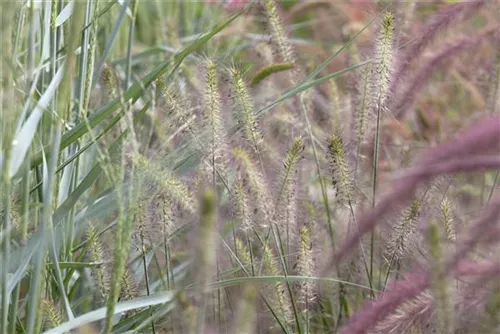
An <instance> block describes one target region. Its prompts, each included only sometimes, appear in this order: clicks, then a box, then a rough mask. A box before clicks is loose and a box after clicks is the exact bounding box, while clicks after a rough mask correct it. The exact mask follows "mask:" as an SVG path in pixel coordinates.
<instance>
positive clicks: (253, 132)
mask: <svg viewBox="0 0 500 334" xmlns="http://www.w3.org/2000/svg"><path fill="white" fill-rule="evenodd" d="M230 73H231V78H232V87H233V90H234V92H235V95H236V102H237V106H238V112H239V113H238V114H239V118H240V119H241V123H242V124H243V128H244V133H245V136H246V139H247V140H248V141H249V142H250V144H251V146H252V148H253V149H254V150H255V152H256V153H259V152H260V151H261V150H262V149H263V148H264V147H263V145H262V143H263V140H262V138H263V137H262V133H261V132H260V130H259V124H258V122H257V117H256V115H255V108H254V105H253V102H252V99H251V98H250V94H249V92H248V88H247V86H246V84H245V81H244V80H243V77H242V76H241V73H240V72H239V70H238V69H236V68H232V69H231V70H230Z"/></svg>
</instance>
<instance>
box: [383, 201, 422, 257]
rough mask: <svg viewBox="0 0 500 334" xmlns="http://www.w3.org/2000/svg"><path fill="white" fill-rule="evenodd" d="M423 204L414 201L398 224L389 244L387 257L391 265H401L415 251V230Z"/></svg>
mask: <svg viewBox="0 0 500 334" xmlns="http://www.w3.org/2000/svg"><path fill="white" fill-rule="evenodd" d="M420 209H421V203H420V201H418V200H415V201H413V203H412V204H411V205H410V207H409V208H407V209H406V211H405V213H404V214H403V217H402V219H401V220H400V221H399V222H398V223H396V225H395V226H394V229H393V232H392V233H391V236H390V238H389V241H388V242H387V247H386V252H385V254H386V255H385V257H386V259H387V261H388V262H389V264H390V265H392V264H394V263H396V264H398V263H400V262H401V261H402V260H403V259H404V258H405V256H407V255H408V253H409V252H410V251H411V250H412V249H413V244H414V241H415V235H414V233H415V228H416V224H417V219H418V217H419V215H420Z"/></svg>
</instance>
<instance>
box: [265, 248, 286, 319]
mask: <svg viewBox="0 0 500 334" xmlns="http://www.w3.org/2000/svg"><path fill="white" fill-rule="evenodd" d="M262 253H263V254H262V256H263V262H264V268H265V270H266V271H267V273H268V274H269V275H270V276H279V275H281V272H280V270H279V269H278V265H277V264H276V259H275V256H274V253H273V251H272V249H271V248H270V247H269V245H268V244H265V245H264V249H263V251H262ZM274 291H275V293H276V300H275V303H276V308H277V309H279V310H280V312H281V317H282V318H283V320H284V322H285V323H290V322H291V321H292V319H293V316H292V311H291V302H290V298H289V295H288V293H287V286H286V284H285V283H284V282H276V283H275V284H274Z"/></svg>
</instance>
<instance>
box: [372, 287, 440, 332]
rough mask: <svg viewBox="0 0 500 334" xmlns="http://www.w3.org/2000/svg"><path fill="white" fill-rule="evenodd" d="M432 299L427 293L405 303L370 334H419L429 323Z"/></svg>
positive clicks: (432, 306) (432, 308) (432, 304)
mask: <svg viewBox="0 0 500 334" xmlns="http://www.w3.org/2000/svg"><path fill="white" fill-rule="evenodd" d="M433 310H434V298H433V297H432V295H431V294H430V293H429V292H428V291H424V292H422V293H421V294H419V295H418V296H417V297H415V298H412V299H409V300H407V301H405V302H404V303H403V304H401V306H399V307H398V308H397V309H396V310H395V312H394V313H392V314H391V315H389V316H388V317H387V318H386V319H384V320H383V321H381V322H380V323H378V324H377V326H376V327H375V328H374V330H372V331H369V333H370V334H386V333H387V334H400V333H419V332H422V330H423V329H424V328H425V327H426V325H427V324H429V322H430V321H431V316H432V313H433Z"/></svg>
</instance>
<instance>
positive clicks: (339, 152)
mask: <svg viewBox="0 0 500 334" xmlns="http://www.w3.org/2000/svg"><path fill="white" fill-rule="evenodd" d="M328 159H329V162H330V173H331V175H332V185H333V186H334V187H335V188H336V190H337V200H338V201H339V202H346V201H351V200H353V193H352V192H353V181H352V178H351V173H350V169H349V165H348V162H347V159H346V154H345V148H344V143H343V140H342V137H341V135H340V133H339V132H338V131H335V132H334V133H333V134H332V135H331V137H330V141H329V143H328Z"/></svg>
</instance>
